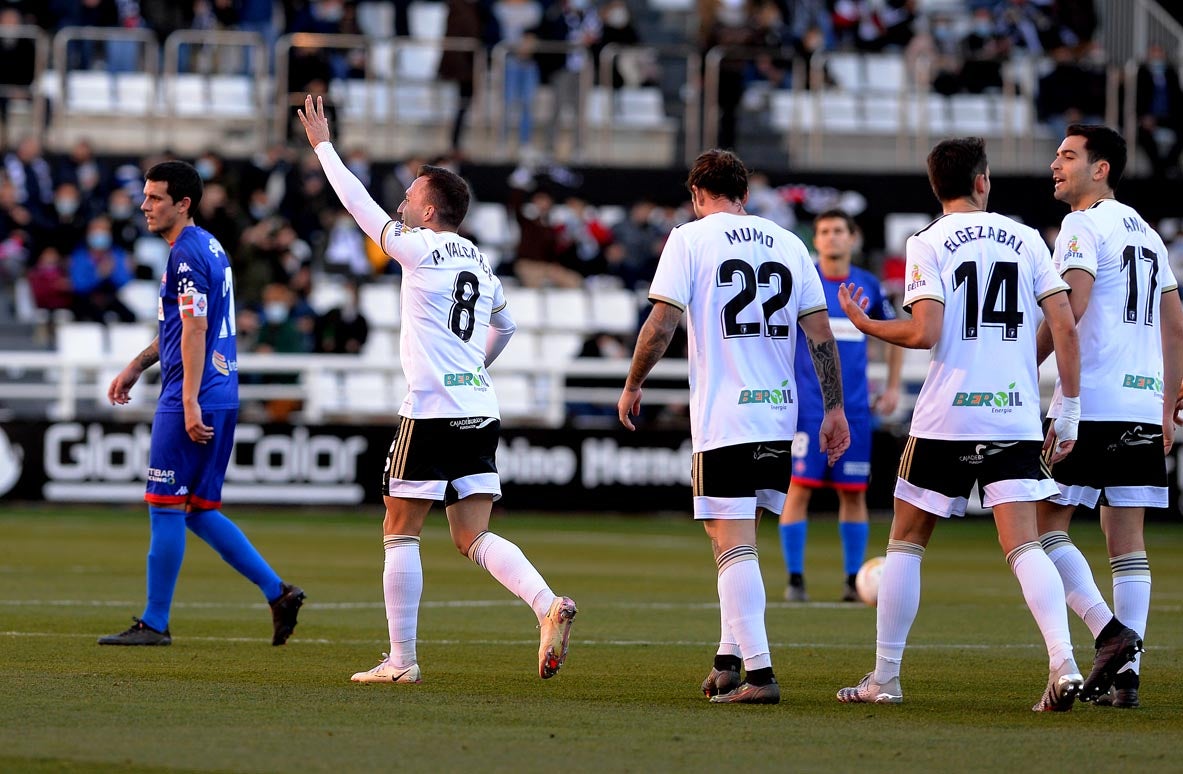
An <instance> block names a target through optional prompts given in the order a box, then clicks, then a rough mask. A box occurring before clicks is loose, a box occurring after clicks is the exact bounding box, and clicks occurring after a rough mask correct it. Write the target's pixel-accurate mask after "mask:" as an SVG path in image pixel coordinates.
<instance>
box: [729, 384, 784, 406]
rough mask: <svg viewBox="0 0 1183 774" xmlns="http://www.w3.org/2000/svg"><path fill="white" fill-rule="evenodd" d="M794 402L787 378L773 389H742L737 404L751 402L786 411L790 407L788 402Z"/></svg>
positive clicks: (741, 404) (742, 404)
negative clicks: (778, 386)
mask: <svg viewBox="0 0 1183 774" xmlns="http://www.w3.org/2000/svg"><path fill="white" fill-rule="evenodd" d="M792 402H793V391H792V390H791V389H789V380H788V379H785V380H784V381H783V382H781V383H780V388H778V389H771V390H759V389H752V390H740V391H739V400H738V401H736V404H737V405H740V406H745V405H750V404H756V403H759V404H763V405H769V406H771V407H772V408H773V409H775V410H777V411H784V410H785V409H786V408H788V404H790V403H792Z"/></svg>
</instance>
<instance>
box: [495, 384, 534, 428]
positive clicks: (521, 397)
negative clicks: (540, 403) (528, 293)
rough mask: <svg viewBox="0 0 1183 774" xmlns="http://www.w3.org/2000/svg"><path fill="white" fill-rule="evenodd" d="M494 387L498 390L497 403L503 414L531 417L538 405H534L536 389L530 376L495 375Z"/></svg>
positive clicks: (504, 415)
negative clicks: (531, 382)
mask: <svg viewBox="0 0 1183 774" xmlns="http://www.w3.org/2000/svg"><path fill="white" fill-rule="evenodd" d="M493 389H494V390H495V391H496V392H497V405H498V408H500V409H501V416H502V418H505V417H507V416H509V417H530V416H533V415H534V414H535V413H536V411H537V407H536V406H535V405H534V396H533V394H534V390H533V388H532V387H531V385H530V377H529V376H526V375H525V374H501V375H496V374H495V375H494V376H493Z"/></svg>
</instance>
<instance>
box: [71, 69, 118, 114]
mask: <svg viewBox="0 0 1183 774" xmlns="http://www.w3.org/2000/svg"><path fill="white" fill-rule="evenodd" d="M114 95H115V86H114V81H113V79H112V78H111V74H110V73H108V72H106V71H89V70H79V71H76V72H72V73H68V74H67V75H66V110H68V111H70V112H71V113H108V112H110V111H111V109H112V108H113V106H114Z"/></svg>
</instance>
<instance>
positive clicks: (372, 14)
mask: <svg viewBox="0 0 1183 774" xmlns="http://www.w3.org/2000/svg"><path fill="white" fill-rule="evenodd" d="M357 26H358V28H359V29H361V31H362V32H363V33H364V34H365V35H366V37H370V38H377V39H379V40H390V39H391V38H393V37H394V5H393V4H392V3H388V2H387V3H375V2H367V0H362V2H360V3H358V4H357Z"/></svg>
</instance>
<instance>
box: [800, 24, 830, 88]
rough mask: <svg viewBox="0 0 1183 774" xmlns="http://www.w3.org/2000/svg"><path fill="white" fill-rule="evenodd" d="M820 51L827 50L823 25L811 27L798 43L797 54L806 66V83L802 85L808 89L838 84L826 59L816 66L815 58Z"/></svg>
mask: <svg viewBox="0 0 1183 774" xmlns="http://www.w3.org/2000/svg"><path fill="white" fill-rule="evenodd" d="M819 51H825V36H824V33H823V32H822V28H821V27H810V28H809V29H808V30H806V31H805V37H803V38H801V40H800V41H798V43H797V54H798V56H799V57H800V58H801V63H802V65H803V66H804V68H805V83H804V84H802V85H803V86H804V87H805V89H806V90H810V89H822V88H826V89H828V88H831V87H833V86H836V85H837V84H838V82H837V81H836V80H834V76H833V75H832V74H831V73H830V68H829V67H828V66H827V65H826V63H825V61H824V60H823V61H822V63H821V66H820V67H814V61H813V58H814V55H815V54H817V53H818V52H819Z"/></svg>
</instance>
